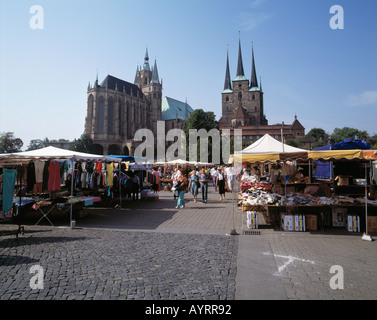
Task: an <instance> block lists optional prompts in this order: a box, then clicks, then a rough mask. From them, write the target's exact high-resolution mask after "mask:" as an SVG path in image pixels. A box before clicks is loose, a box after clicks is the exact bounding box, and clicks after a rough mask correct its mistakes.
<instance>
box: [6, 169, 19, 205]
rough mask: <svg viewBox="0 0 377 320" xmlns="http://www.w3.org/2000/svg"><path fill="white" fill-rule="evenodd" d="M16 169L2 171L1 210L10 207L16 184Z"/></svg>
mask: <svg viewBox="0 0 377 320" xmlns="http://www.w3.org/2000/svg"><path fill="white" fill-rule="evenodd" d="M16 177H17V170H16V169H4V171H3V211H4V212H8V211H10V210H11V209H12V205H13V193H14V187H15V185H16Z"/></svg>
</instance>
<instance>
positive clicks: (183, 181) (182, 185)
mask: <svg viewBox="0 0 377 320" xmlns="http://www.w3.org/2000/svg"><path fill="white" fill-rule="evenodd" d="M178 182H179V186H178V187H177V191H178V201H177V206H176V207H175V208H176V209H182V208H184V207H185V202H184V197H185V193H186V189H187V186H188V181H187V178H186V177H185V176H184V175H180V177H179V178H178Z"/></svg>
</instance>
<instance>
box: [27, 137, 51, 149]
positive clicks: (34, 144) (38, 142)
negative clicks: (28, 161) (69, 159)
mask: <svg viewBox="0 0 377 320" xmlns="http://www.w3.org/2000/svg"><path fill="white" fill-rule="evenodd" d="M49 142H50V141H49V140H48V138H47V137H46V138H44V139H43V140H42V139H33V140H30V142H29V145H28V146H27V148H26V151H31V150H37V149H42V148H45V147H47V146H48V143H49Z"/></svg>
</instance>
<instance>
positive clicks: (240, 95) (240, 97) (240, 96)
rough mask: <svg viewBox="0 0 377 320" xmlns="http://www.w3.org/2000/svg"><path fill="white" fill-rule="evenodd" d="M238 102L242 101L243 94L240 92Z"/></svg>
mask: <svg viewBox="0 0 377 320" xmlns="http://www.w3.org/2000/svg"><path fill="white" fill-rule="evenodd" d="M238 100H242V92H238Z"/></svg>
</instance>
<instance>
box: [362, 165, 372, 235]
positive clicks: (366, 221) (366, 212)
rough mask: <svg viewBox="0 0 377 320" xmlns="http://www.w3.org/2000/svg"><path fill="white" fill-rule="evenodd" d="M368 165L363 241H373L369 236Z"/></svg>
mask: <svg viewBox="0 0 377 320" xmlns="http://www.w3.org/2000/svg"><path fill="white" fill-rule="evenodd" d="M367 167H368V165H367V164H366V163H365V233H364V234H363V236H362V238H361V239H362V240H366V241H372V240H373V239H372V237H371V236H370V235H369V234H368V175H367Z"/></svg>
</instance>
